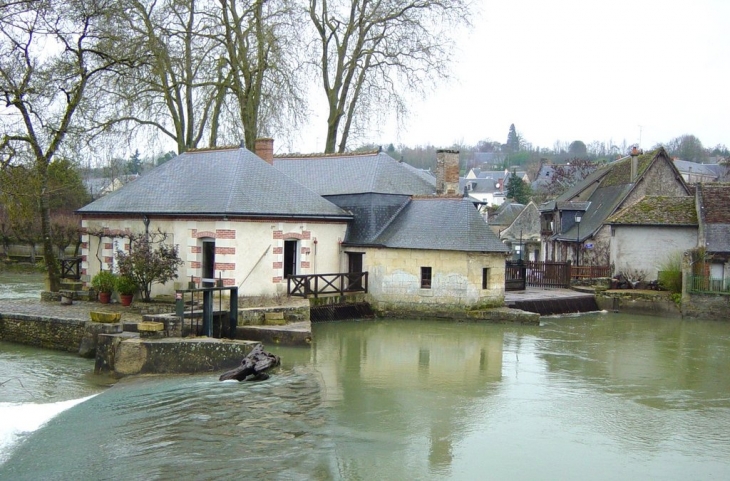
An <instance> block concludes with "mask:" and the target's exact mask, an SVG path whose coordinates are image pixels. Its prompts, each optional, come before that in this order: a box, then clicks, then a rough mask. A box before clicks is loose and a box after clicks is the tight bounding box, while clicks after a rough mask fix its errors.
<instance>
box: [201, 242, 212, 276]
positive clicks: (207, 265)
mask: <svg viewBox="0 0 730 481" xmlns="http://www.w3.org/2000/svg"><path fill="white" fill-rule="evenodd" d="M202 267H203V271H202V278H203V279H202V282H203V287H213V286H214V285H215V239H203V264H202Z"/></svg>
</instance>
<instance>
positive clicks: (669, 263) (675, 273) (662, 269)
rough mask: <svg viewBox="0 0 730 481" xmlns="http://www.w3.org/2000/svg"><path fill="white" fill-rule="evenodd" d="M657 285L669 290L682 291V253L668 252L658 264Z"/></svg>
mask: <svg viewBox="0 0 730 481" xmlns="http://www.w3.org/2000/svg"><path fill="white" fill-rule="evenodd" d="M657 280H658V281H659V286H660V287H661V288H662V289H665V290H667V291H670V292H682V254H681V253H680V252H674V253H672V254H669V255H668V256H667V257H666V259H664V261H663V262H662V263H661V264H660V265H659V278H658V279H657Z"/></svg>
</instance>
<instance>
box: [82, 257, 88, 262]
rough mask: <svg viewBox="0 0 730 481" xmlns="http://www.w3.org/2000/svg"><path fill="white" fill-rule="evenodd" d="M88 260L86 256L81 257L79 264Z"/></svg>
mask: <svg viewBox="0 0 730 481" xmlns="http://www.w3.org/2000/svg"><path fill="white" fill-rule="evenodd" d="M88 260H89V258H88V257H87V256H81V262H88Z"/></svg>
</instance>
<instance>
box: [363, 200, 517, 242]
mask: <svg viewBox="0 0 730 481" xmlns="http://www.w3.org/2000/svg"><path fill="white" fill-rule="evenodd" d="M373 243H374V244H378V245H382V246H385V247H391V248H401V249H431V250H451V251H463V252H508V251H509V249H508V248H507V246H505V245H504V244H503V243H502V242H501V241H500V240H499V239H498V238H497V236H496V235H495V234H494V233H493V232H492V230H491V229H490V228H489V226H487V224H486V222H484V219H482V217H481V216H480V215H479V212H478V211H477V210H476V209H475V208H474V205H473V204H472V203H471V202H470V201H469V200H467V199H461V198H438V197H434V198H429V199H423V198H420V199H413V200H411V201H410V202H409V203H408V204H407V205H406V206H405V208H404V209H403V210H401V211H400V212H399V213H398V214H397V215H396V216H395V218H394V219H393V221H392V222H391V223H390V224H388V225H387V227H385V229H384V230H383V231H382V233H381V234H380V235H378V236H377V238H376V239H374V242H373Z"/></svg>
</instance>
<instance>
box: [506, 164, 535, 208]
mask: <svg viewBox="0 0 730 481" xmlns="http://www.w3.org/2000/svg"><path fill="white" fill-rule="evenodd" d="M531 194H532V192H531V189H530V186H529V185H527V182H525V181H524V180H522V179H520V178H519V177H517V171H516V170H513V171H512V174H510V176H509V178H508V183H507V198H508V199H512V200H513V201H514V202H517V203H519V204H527V203H528V202H530V195H531Z"/></svg>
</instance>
